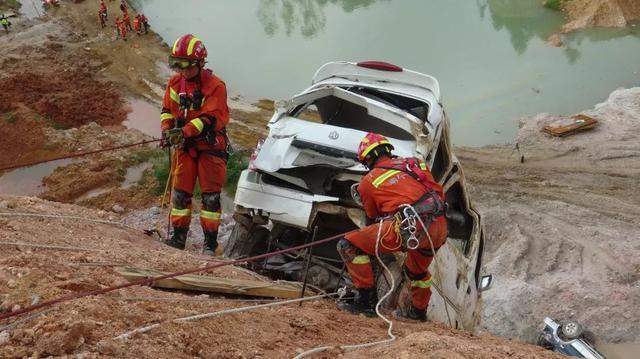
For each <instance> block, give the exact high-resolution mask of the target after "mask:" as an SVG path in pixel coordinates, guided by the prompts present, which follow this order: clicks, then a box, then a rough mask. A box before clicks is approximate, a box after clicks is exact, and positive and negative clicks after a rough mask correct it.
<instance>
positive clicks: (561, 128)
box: [542, 115, 598, 137]
mask: <svg viewBox="0 0 640 359" xmlns="http://www.w3.org/2000/svg"><path fill="white" fill-rule="evenodd" d="M597 125H598V120H596V119H595V118H593V117H589V116H587V115H575V116H571V117H570V118H563V119H560V120H559V121H555V122H553V123H551V124H549V125H547V126H544V127H543V128H542V131H543V132H546V133H548V134H550V135H552V136H556V137H564V136H569V135H573V134H575V133H577V132H580V131H586V130H590V129H592V128H594V127H596V126H597Z"/></svg>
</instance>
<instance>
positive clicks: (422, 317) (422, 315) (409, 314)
mask: <svg viewBox="0 0 640 359" xmlns="http://www.w3.org/2000/svg"><path fill="white" fill-rule="evenodd" d="M393 316H394V317H396V318H397V319H411V320H417V321H420V322H426V321H427V310H426V309H418V308H416V307H414V306H413V305H412V306H410V307H409V308H408V309H404V310H402V309H396V310H395V311H394V312H393Z"/></svg>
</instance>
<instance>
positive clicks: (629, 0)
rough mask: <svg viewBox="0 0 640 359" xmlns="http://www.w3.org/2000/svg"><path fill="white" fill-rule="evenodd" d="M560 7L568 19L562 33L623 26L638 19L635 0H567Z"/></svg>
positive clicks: (639, 10) (639, 6)
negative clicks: (589, 28) (590, 28)
mask: <svg viewBox="0 0 640 359" xmlns="http://www.w3.org/2000/svg"><path fill="white" fill-rule="evenodd" d="M562 9H563V11H564V12H565V14H566V16H567V19H568V23H567V24H566V25H564V26H563V28H562V32H564V33H567V32H571V31H575V30H578V29H583V28H587V27H625V26H628V25H629V24H630V23H631V22H633V21H637V20H640V3H639V2H638V1H636V0H568V1H566V2H564V3H563V5H562Z"/></svg>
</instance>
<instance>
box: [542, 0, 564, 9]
mask: <svg viewBox="0 0 640 359" xmlns="http://www.w3.org/2000/svg"><path fill="white" fill-rule="evenodd" d="M565 1H566V0H545V2H544V7H546V8H549V9H552V10H557V11H560V10H562V3H564V2H565Z"/></svg>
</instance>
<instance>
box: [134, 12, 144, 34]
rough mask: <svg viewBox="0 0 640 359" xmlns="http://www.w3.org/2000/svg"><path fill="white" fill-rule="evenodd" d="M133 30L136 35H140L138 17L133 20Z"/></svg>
mask: <svg viewBox="0 0 640 359" xmlns="http://www.w3.org/2000/svg"><path fill="white" fill-rule="evenodd" d="M133 29H134V30H135V32H136V34H138V35H141V34H142V32H141V31H140V15H136V16H135V17H134V18H133Z"/></svg>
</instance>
